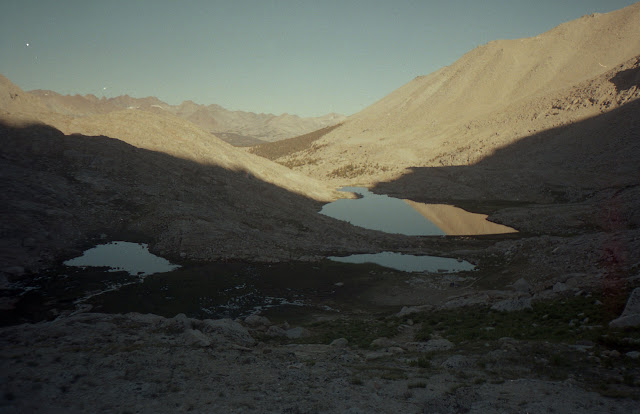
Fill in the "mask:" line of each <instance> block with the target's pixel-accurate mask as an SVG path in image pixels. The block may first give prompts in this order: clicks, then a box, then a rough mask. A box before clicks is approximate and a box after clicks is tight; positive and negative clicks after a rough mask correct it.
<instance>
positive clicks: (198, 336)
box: [184, 329, 211, 347]
mask: <svg viewBox="0 0 640 414" xmlns="http://www.w3.org/2000/svg"><path fill="white" fill-rule="evenodd" d="M184 342H185V344H187V345H191V346H199V347H207V346H209V345H211V340H210V339H209V338H208V337H207V336H206V335H205V334H203V333H202V332H200V331H199V330H197V329H187V330H186V331H185V332H184Z"/></svg>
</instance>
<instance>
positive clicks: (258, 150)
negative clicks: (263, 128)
mask: <svg viewBox="0 0 640 414" xmlns="http://www.w3.org/2000/svg"><path fill="white" fill-rule="evenodd" d="M341 125H342V123H340V124H336V125H332V126H328V127H325V128H322V129H319V130H317V131H313V132H310V133H308V134H304V135H300V136H297V137H294V138H289V139H283V140H280V141H276V142H269V143H266V144H261V145H256V146H255V147H253V148H251V149H250V150H249V152H251V153H253V154H256V155H259V156H261V157H263V158H267V159H269V160H272V161H273V160H275V159H277V158H280V157H284V156H287V155H290V154H294V153H296V152H300V151H304V150H308V149H311V150H313V148H312V144H313V143H314V141H317V140H319V139H320V138H322V137H323V136H325V135H326V134H328V133H329V132H331V131H333V130H334V129H336V128H338V127H339V126H341ZM318 148H320V147H315V149H316V150H317V149H318ZM314 152H315V151H314Z"/></svg>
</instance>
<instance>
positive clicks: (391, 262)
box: [329, 252, 474, 273]
mask: <svg viewBox="0 0 640 414" xmlns="http://www.w3.org/2000/svg"><path fill="white" fill-rule="evenodd" d="M329 259H330V260H333V261H336V262H343V263H375V264H378V265H380V266H384V267H389V268H392V269H396V270H401V271H403V272H432V273H435V272H439V273H452V272H462V271H465V270H473V269H474V266H473V265H472V264H471V263H469V262H466V261H458V260H457V259H450V258H447V257H436V256H413V255H408V254H401V253H393V252H382V253H375V254H354V255H351V256H346V257H337V256H331V257H329Z"/></svg>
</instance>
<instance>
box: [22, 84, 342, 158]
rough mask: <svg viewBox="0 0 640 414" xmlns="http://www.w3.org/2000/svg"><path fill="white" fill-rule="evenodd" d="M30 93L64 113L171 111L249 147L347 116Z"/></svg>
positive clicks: (153, 99) (331, 123)
mask: <svg viewBox="0 0 640 414" xmlns="http://www.w3.org/2000/svg"><path fill="white" fill-rule="evenodd" d="M29 93H30V94H33V95H35V96H38V97H39V98H40V100H41V102H42V103H43V104H44V105H45V106H46V107H47V109H48V110H50V111H52V112H56V113H59V114H63V115H71V116H86V115H97V114H105V113H109V112H113V111H119V110H122V109H138V110H143V111H149V112H154V113H158V114H163V113H171V114H173V115H176V116H178V117H180V118H183V119H186V120H187V121H190V122H192V123H194V124H195V125H197V126H199V127H200V128H202V129H203V130H205V131H208V132H211V133H213V134H215V135H216V136H217V137H218V138H221V139H222V140H225V141H227V142H229V143H230V144H232V145H236V146H250V145H256V144H261V143H264V142H273V141H279V140H281V139H285V138H291V137H295V136H298V135H302V134H306V133H308V132H311V131H315V130H318V129H321V128H324V127H327V126H331V125H335V124H337V123H340V122H341V121H343V120H344V119H345V118H346V117H345V116H344V115H340V114H336V113H330V114H327V115H324V116H319V117H309V118H302V117H299V116H297V115H290V114H282V115H273V114H256V113H253V112H244V111H230V110H228V109H225V108H223V107H222V106H220V105H215V104H213V105H200V104H197V103H195V102H193V101H184V102H183V103H181V104H180V105H169V104H167V103H166V102H163V101H161V100H160V99H158V98H156V97H147V98H133V97H131V96H128V95H122V96H117V97H115V98H104V97H103V98H98V97H96V96H95V95H61V94H59V93H57V92H54V91H50V90H42V89H38V90H33V91H29Z"/></svg>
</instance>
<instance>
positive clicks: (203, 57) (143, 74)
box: [0, 0, 635, 116]
mask: <svg viewBox="0 0 640 414" xmlns="http://www.w3.org/2000/svg"><path fill="white" fill-rule="evenodd" d="M634 2H635V1H633V0H537V1H532V0H483V1H477V0H422V1H420V0H394V1H391V0H385V1H375V0H369V1H365V0H360V1H350V0H342V1H333V0H325V1H321V0H315V1H305V0H299V1H271V0H258V1H243V0H228V1H217V0H180V1H178V0H175V1H170V0H125V1H121V0H109V1H104V0H79V1H78V0H56V1H51V0H40V1H37V0H2V4H1V5H0V73H1V74H3V75H4V76H6V77H7V78H9V80H11V81H12V82H13V83H15V84H17V85H18V86H19V87H21V88H22V89H24V90H32V89H50V90H53V91H56V92H59V93H62V94H76V93H79V94H88V93H91V94H94V95H96V96H98V97H102V96H105V97H114V96H118V95H124V94H128V95H130V96H133V97H137V98H142V97H146V96H156V97H158V98H160V99H161V100H163V101H165V102H167V103H169V104H172V105H177V104H179V103H181V102H182V101H185V100H192V101H194V102H196V103H199V104H206V105H209V104H218V105H221V106H223V107H225V108H227V109H230V110H242V111H249V112H256V113H273V114H276V115H279V114H282V113H289V114H296V115H300V116H320V115H323V114H326V113H330V112H337V113H341V114H344V115H351V114H353V113H356V112H359V111H361V110H362V109H364V108H365V107H367V106H369V105H371V104H373V103H374V102H376V101H377V100H379V99H381V98H383V97H384V96H385V95H387V94H389V93H390V92H392V91H393V90H395V89H397V88H399V87H400V86H402V85H404V84H405V83H407V82H409V81H411V79H413V78H415V77H416V76H420V75H427V74H429V73H431V72H433V71H435V70H438V69H439V68H441V67H443V66H447V65H450V64H451V63H453V62H455V61H456V60H457V59H458V58H460V57H461V56H462V55H463V54H465V53H466V52H468V51H470V50H472V49H473V48H475V47H477V46H480V45H483V44H485V43H487V42H489V41H492V40H498V39H516V38H522V37H530V36H535V35H537V34H540V33H542V32H545V31H547V30H549V29H552V28H553V27H555V26H557V25H558V24H561V23H564V22H567V21H569V20H573V19H577V18H579V17H581V16H583V15H586V14H591V13H604V12H609V11H612V10H617V9H620V8H622V7H625V6H628V5H630V4H633V3H634Z"/></svg>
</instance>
